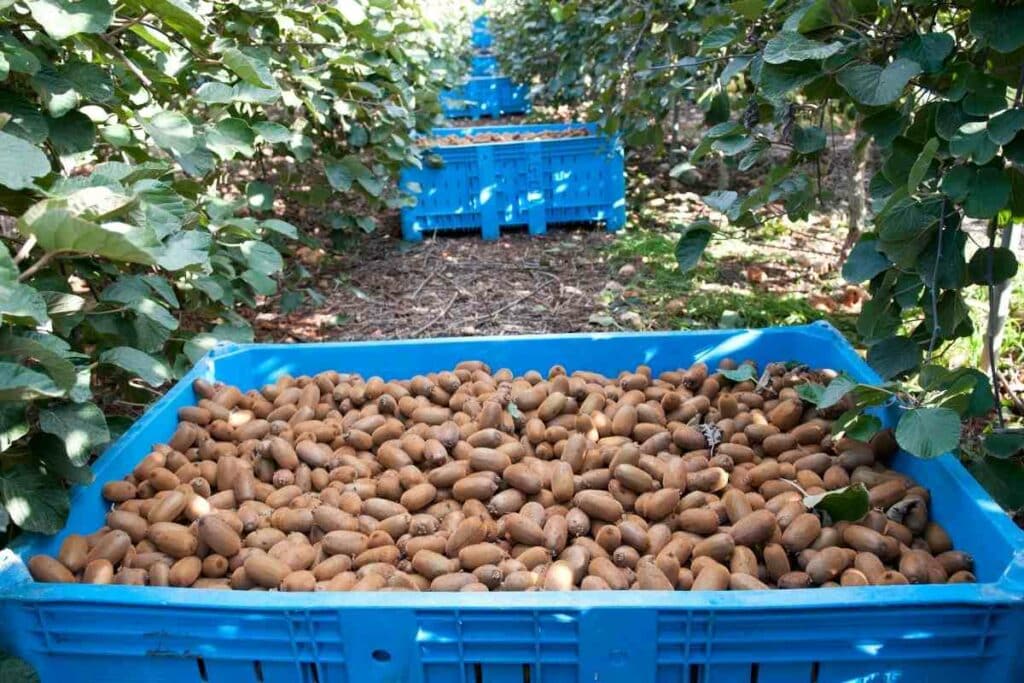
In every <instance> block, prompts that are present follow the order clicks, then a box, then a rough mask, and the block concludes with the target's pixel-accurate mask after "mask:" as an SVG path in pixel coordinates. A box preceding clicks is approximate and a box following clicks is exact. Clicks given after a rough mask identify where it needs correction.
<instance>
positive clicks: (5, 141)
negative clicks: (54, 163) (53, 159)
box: [0, 131, 50, 190]
mask: <svg viewBox="0 0 1024 683" xmlns="http://www.w3.org/2000/svg"><path fill="white" fill-rule="evenodd" d="M49 172H50V161H49V160H48V159H47V158H46V155H45V154H43V152H42V150H40V149H39V148H38V147H36V146H35V145H32V144H30V143H28V142H26V141H25V140H22V139H21V138H18V137H15V136H13V135H8V134H7V133H5V132H3V131H0V185H3V186H5V187H8V188H10V189H12V190H23V189H25V188H29V187H32V184H33V183H32V181H33V180H35V179H36V178H41V177H42V176H44V175H47V174H48V173H49Z"/></svg>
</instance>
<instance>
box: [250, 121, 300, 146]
mask: <svg viewBox="0 0 1024 683" xmlns="http://www.w3.org/2000/svg"><path fill="white" fill-rule="evenodd" d="M252 129H253V130H254V131H256V134H257V135H259V136H260V137H261V138H263V139H264V140H266V141H267V142H269V143H270V144H272V145H275V144H277V143H279V142H288V141H289V140H291V139H292V132H291V131H290V130H288V129H287V128H285V127H284V126H282V125H281V124H280V123H273V122H271V121H256V122H255V123H253V124H252Z"/></svg>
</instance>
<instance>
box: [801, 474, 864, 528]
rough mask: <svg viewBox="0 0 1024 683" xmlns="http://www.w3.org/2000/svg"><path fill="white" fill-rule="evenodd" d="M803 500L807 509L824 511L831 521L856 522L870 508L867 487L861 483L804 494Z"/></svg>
mask: <svg viewBox="0 0 1024 683" xmlns="http://www.w3.org/2000/svg"><path fill="white" fill-rule="evenodd" d="M803 502H804V507H806V508H807V509H808V510H818V511H821V512H824V513H826V514H827V515H828V517H829V519H830V520H831V522H833V523H834V522H856V521H858V520H860V519H862V518H863V517H864V515H866V514H868V512H870V510H871V503H870V499H869V497H868V490H867V487H865V486H864V484H861V483H857V484H853V485H851V486H844V487H843V488H841V489H835V490H834V491H828V492H826V493H819V494H817V495H813V496H804V500H803Z"/></svg>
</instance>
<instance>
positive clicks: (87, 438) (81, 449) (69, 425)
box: [39, 403, 110, 467]
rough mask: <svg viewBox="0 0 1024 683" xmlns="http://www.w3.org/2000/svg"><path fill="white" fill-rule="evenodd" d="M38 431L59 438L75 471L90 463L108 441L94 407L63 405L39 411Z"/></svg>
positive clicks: (101, 413)
mask: <svg viewBox="0 0 1024 683" xmlns="http://www.w3.org/2000/svg"><path fill="white" fill-rule="evenodd" d="M39 428H40V429H42V430H43V431H44V432H48V433H50V434H53V435H54V436H57V437H59V438H61V439H62V440H63V441H64V450H65V452H66V453H67V455H68V457H69V458H70V459H71V462H72V463H73V464H74V465H75V466H76V467H81V466H82V465H85V464H86V463H87V462H88V461H89V456H90V455H92V453H93V451H94V450H96V448H98V447H99V446H101V445H103V444H105V443H106V442H107V441H109V440H110V433H109V432H107V421H106V418H104V417H103V411H102V410H100V409H99V408H98V407H97V406H96V404H94V403H65V404H64V405H59V406H51V407H49V408H45V409H44V410H41V411H39Z"/></svg>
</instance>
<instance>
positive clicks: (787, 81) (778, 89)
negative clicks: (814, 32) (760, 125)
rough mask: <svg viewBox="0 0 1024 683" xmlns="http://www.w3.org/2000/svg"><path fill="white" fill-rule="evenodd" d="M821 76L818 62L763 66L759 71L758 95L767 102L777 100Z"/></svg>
mask: <svg viewBox="0 0 1024 683" xmlns="http://www.w3.org/2000/svg"><path fill="white" fill-rule="evenodd" d="M821 75H822V71H821V64H820V63H819V62H813V61H807V62H787V63H785V64H765V65H764V67H763V68H762V69H761V73H760V78H759V83H758V84H759V85H760V86H761V90H760V93H761V95H762V96H763V97H765V98H767V99H769V100H778V99H780V98H782V97H783V96H785V95H786V94H787V93H789V92H791V91H793V90H796V89H797V88H802V87H803V86H805V85H807V84H808V83H811V82H812V81H814V80H816V79H818V78H820V77H821Z"/></svg>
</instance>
